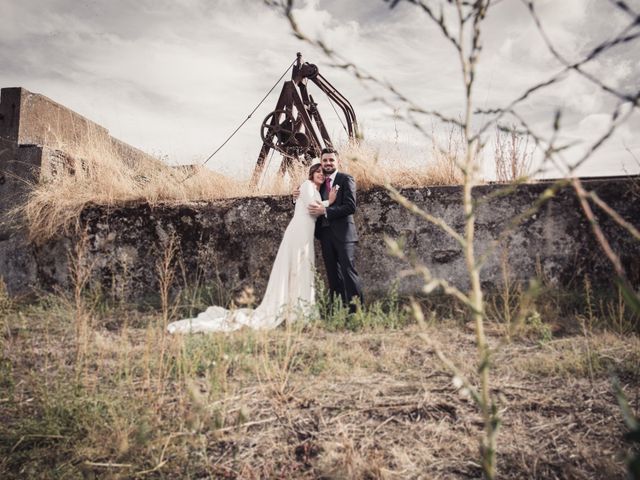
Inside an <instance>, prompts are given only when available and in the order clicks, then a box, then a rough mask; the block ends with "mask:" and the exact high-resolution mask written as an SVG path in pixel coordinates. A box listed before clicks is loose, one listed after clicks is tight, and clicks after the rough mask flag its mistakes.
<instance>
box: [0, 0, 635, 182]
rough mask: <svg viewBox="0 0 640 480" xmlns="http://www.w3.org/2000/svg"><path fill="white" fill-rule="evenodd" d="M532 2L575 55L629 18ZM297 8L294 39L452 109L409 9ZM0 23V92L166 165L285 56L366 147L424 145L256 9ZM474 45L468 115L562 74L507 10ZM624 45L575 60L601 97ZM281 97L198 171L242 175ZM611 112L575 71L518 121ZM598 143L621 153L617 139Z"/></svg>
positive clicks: (175, 5) (70, 7) (112, 13)
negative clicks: (317, 41)
mask: <svg viewBox="0 0 640 480" xmlns="http://www.w3.org/2000/svg"><path fill="white" fill-rule="evenodd" d="M536 5H537V6H538V10H539V12H540V16H541V18H542V19H543V21H544V22H545V25H546V28H547V30H548V33H549V36H550V37H551V38H552V40H553V41H554V42H557V43H558V45H559V46H560V47H559V48H560V50H561V51H562V53H563V55H567V56H568V57H569V58H570V59H573V60H575V59H577V58H579V57H580V55H583V54H584V53H585V52H586V51H588V50H589V49H590V48H593V46H595V45H596V44H597V43H598V42H599V41H601V40H602V39H604V38H608V37H609V36H610V35H611V34H612V32H613V31H614V30H615V28H617V27H619V26H621V25H623V24H624V22H626V21H627V20H628V19H627V18H626V17H625V16H624V15H623V14H621V13H620V12H618V11H614V12H613V13H612V14H610V15H608V16H607V15H605V14H604V13H603V12H605V11H610V10H611V8H612V7H611V5H610V4H609V2H607V1H606V0H590V1H586V0H571V1H562V2H559V1H557V0H544V1H537V2H536ZM295 13H296V18H297V20H298V22H299V24H300V26H301V28H302V29H303V30H304V31H305V32H306V33H307V34H309V35H310V36H313V37H317V38H321V39H323V41H325V42H326V43H327V44H328V45H329V46H331V47H332V48H335V49H336V50H338V51H339V52H340V53H341V54H342V55H344V56H345V57H346V58H348V59H351V60H353V61H354V62H356V63H357V64H358V65H360V66H361V67H363V68H365V69H366V70H368V71H370V72H371V73H373V74H375V75H376V76H378V77H380V78H382V79H384V80H388V81H389V82H391V83H392V84H393V85H394V86H396V87H397V88H398V89H399V90H400V91H401V92H403V93H404V94H405V95H407V96H408V97H409V98H412V99H413V100H414V101H415V102H416V103H418V104H419V105H421V106H423V107H424V108H427V109H438V110H441V111H443V112H445V113H447V114H449V115H452V116H458V115H460V114H461V113H462V111H463V108H464V104H463V99H464V95H463V94H464V92H463V88H462V80H461V77H460V73H459V65H458V59H457V55H456V53H455V51H454V50H453V48H452V47H451V45H449V44H448V42H446V41H445V40H443V39H442V37H441V35H440V33H439V31H438V29H437V27H435V26H434V25H433V23H432V22H431V21H430V20H429V19H428V17H427V16H426V15H425V14H423V12H420V11H419V9H417V8H415V7H413V6H411V5H408V4H404V3H401V4H400V5H399V6H398V7H397V8H396V9H393V10H389V9H388V4H387V3H384V2H382V1H379V2H375V1H371V2H346V1H343V0H308V1H303V2H299V8H298V9H297V10H296V12H295ZM0 17H2V18H3V19H4V21H3V29H2V30H0V65H2V66H3V68H2V69H1V70H0V86H3V87H4V86H24V87H25V88H28V89H30V90H32V91H36V92H39V93H42V94H44V95H47V96H49V97H51V98H52V99H54V100H56V101H58V102H60V103H62V104H64V105H67V106H69V107H70V108H73V109H75V110H77V111H79V113H81V114H83V115H85V116H87V117H89V118H91V119H93V120H95V121H97V122H98V123H101V124H103V125H104V126H106V127H107V128H109V129H110V130H111V132H112V133H113V134H114V135H115V136H117V137H119V138H122V139H123V140H125V141H127V142H129V143H131V144H132V145H135V146H138V147H141V148H143V149H145V150H147V151H150V152H153V153H160V154H163V155H166V156H168V157H169V158H170V159H171V160H172V161H175V162H178V163H192V162H196V161H202V160H203V159H204V158H206V157H207V156H208V155H209V154H210V153H211V152H212V151H213V150H214V149H215V148H216V147H217V146H218V145H219V144H220V143H222V141H224V140H225V139H226V137H227V135H228V134H230V133H231V131H233V129H234V128H235V127H236V126H237V125H238V124H239V123H240V122H241V121H242V120H244V119H245V118H246V115H247V114H248V113H249V111H250V110H251V109H252V108H253V107H254V106H255V105H256V104H257V102H258V101H259V100H260V99H261V98H262V96H263V95H264V93H265V92H266V91H267V90H268V89H269V88H270V87H271V86H272V84H273V82H275V80H276V79H277V78H278V77H279V76H280V75H281V74H282V71H283V70H284V68H285V66H286V65H287V64H288V63H290V62H292V61H293V59H294V56H295V52H296V51H302V52H303V54H304V58H305V59H306V60H308V61H311V62H313V63H317V64H318V65H319V66H320V68H321V71H322V73H323V75H325V76H326V77H327V78H328V79H329V80H330V81H331V82H332V83H333V84H334V85H335V86H336V87H338V89H339V90H340V91H342V92H343V93H344V95H345V96H346V97H347V98H349V99H350V100H351V103H352V104H353V105H354V108H355V110H356V113H357V115H358V119H359V120H360V123H361V124H362V125H364V126H365V128H366V129H367V131H366V132H365V134H366V135H367V136H368V137H369V138H373V139H375V141H377V142H384V141H389V142H394V141H395V138H396V128H397V129H398V138H399V139H400V140H401V141H403V142H405V144H406V145H407V146H408V147H407V149H406V151H415V152H420V153H418V154H419V155H422V152H424V151H428V146H427V145H426V142H425V140H424V139H423V138H422V137H421V136H420V134H418V133H416V132H415V131H414V130H412V129H411V128H410V127H407V126H405V125H403V124H401V123H397V122H394V120H393V118H392V115H391V114H392V112H391V111H390V110H389V109H388V108H386V107H384V106H382V105H381V104H379V103H371V102H370V101H369V100H370V98H371V97H372V96H374V95H380V94H382V93H383V92H381V91H380V90H378V89H373V90H368V89H367V88H366V87H365V86H364V85H362V84H361V83H359V82H358V81H357V80H355V79H354V78H353V77H352V76H351V75H349V74H348V73H346V72H344V71H342V70H336V69H331V68H328V67H327V66H326V59H325V58H324V57H323V56H322V54H321V53H320V52H318V51H317V50H314V49H312V48H311V47H309V46H308V45H306V44H303V43H301V42H299V41H297V40H296V39H295V38H294V37H293V36H292V35H291V31H290V29H289V26H288V24H287V22H286V20H284V19H283V18H281V17H279V16H278V15H277V13H276V12H275V11H273V10H270V9H268V8H266V7H265V6H264V5H263V4H262V2H260V1H258V0H255V1H250V0H241V1H233V0H217V1H214V2H211V1H206V0H181V1H179V2H175V1H168V0H163V1H151V0H143V1H141V2H136V3H131V2H124V1H122V0H114V1H111V2H86V3H77V2H74V1H71V0H53V1H50V2H46V3H44V2H40V1H36V0H23V1H21V2H2V3H0ZM484 45H485V48H484V50H483V53H482V57H481V62H480V65H479V67H478V76H477V85H476V102H477V103H476V104H477V105H478V106H481V107H492V106H502V105H505V104H506V103H508V102H509V101H510V100H511V99H513V98H515V97H516V96H518V95H520V94H521V93H522V92H523V91H524V90H525V89H526V88H528V87H529V86H530V85H531V84H532V83H535V82H539V81H541V80H544V79H546V78H548V77H549V76H550V75H551V74H553V73H554V72H557V71H558V70H559V69H560V65H559V63H558V62H557V61H556V60H555V59H553V57H552V55H551V54H550V53H549V51H548V49H547V48H546V46H545V45H544V44H543V43H542V42H541V40H540V36H539V33H538V32H537V30H536V28H535V26H534V25H533V23H532V21H531V19H530V18H529V17H528V15H527V13H526V9H525V8H524V7H523V5H522V4H521V2H508V1H503V2H500V3H498V4H497V5H496V7H495V9H494V10H493V11H491V12H490V14H489V16H488V18H487V23H486V30H485V36H484ZM638 51H640V49H638V48H637V45H635V48H634V47H633V46H632V45H624V46H621V47H618V48H616V49H614V50H612V51H611V52H610V53H609V54H607V56H605V57H603V58H602V59H601V60H599V61H597V62H593V63H592V64H591V65H589V66H588V68H589V69H590V70H589V71H591V72H593V73H594V74H597V75H603V76H604V78H606V79H607V81H608V82H609V83H610V84H611V85H613V86H615V87H619V88H624V89H628V90H632V89H634V88H635V89H637V78H638V76H639V75H640V72H639V68H640V67H638V65H640V61H637V60H638V59H639V58H638V57H639V55H640V53H638ZM279 90H280V86H278V87H276V90H275V91H274V92H273V93H272V95H271V96H270V97H269V98H268V99H267V101H266V102H265V103H264V104H263V106H262V107H261V108H260V109H259V110H258V111H257V112H256V113H255V115H254V117H253V118H252V119H251V120H250V121H249V122H248V123H247V124H246V125H245V127H244V128H243V129H242V130H241V131H240V132H239V133H238V135H237V136H236V137H234V139H233V140H232V141H231V142H230V143H229V144H228V145H227V146H226V147H225V148H224V149H223V150H222V151H221V152H220V153H219V154H218V156H217V157H216V158H214V159H213V160H212V161H211V162H210V165H211V166H212V168H214V169H217V170H220V171H223V172H226V173H233V174H235V175H241V176H248V175H249V174H250V172H251V170H252V169H253V165H254V164H255V160H256V157H257V154H258V151H259V149H260V143H261V142H260V138H259V125H260V123H261V121H262V119H263V118H264V117H265V116H266V115H267V113H268V112H270V111H271V110H272V109H273V106H274V105H275V102H276V99H277V95H278V93H279ZM314 97H317V101H319V102H320V108H321V112H322V114H323V118H325V120H326V121H327V123H328V124H329V130H330V132H331V133H333V134H334V135H335V136H336V137H340V138H344V136H345V135H344V133H343V132H342V127H341V126H340V123H339V121H338V120H337V119H336V118H335V115H334V113H333V111H332V109H331V107H330V105H329V104H327V103H326V100H324V99H322V98H321V96H320V95H316V94H314ZM387 97H388V98H390V97H389V95H387ZM613 103H614V99H612V98H611V97H610V96H607V95H603V94H602V93H601V92H599V90H598V88H597V87H595V86H594V85H593V84H592V83H590V82H588V81H586V80H584V79H582V78H580V77H579V76H577V75H575V74H573V75H568V76H567V78H566V80H564V82H563V83H561V84H559V85H558V86H556V87H553V88H550V89H545V90H541V91H540V92H537V93H536V94H534V95H533V96H532V97H531V99H529V100H528V101H526V102H524V103H523V105H522V106H521V107H520V113H521V114H523V115H525V116H527V119H528V120H529V121H531V124H532V125H533V126H534V128H536V129H537V131H539V132H542V133H544V132H548V131H549V130H550V125H551V120H550V118H551V117H550V115H551V114H552V113H553V111H554V110H555V109H556V108H563V110H564V115H563V125H565V127H566V129H567V130H566V132H565V133H566V135H567V136H570V137H572V138H579V139H588V138H590V137H592V136H593V135H594V134H595V132H596V131H597V130H598V128H600V127H601V123H598V122H600V120H599V119H601V118H604V117H603V116H606V115H607V114H608V113H610V110H611V108H612V106H613ZM425 124H426V125H427V126H429V125H430V120H429V119H427V120H426V122H425ZM623 137H624V135H623ZM625 138H626V137H625ZM616 142H617V143H616ZM421 145H422V146H421ZM610 148H611V149H612V151H613V150H614V149H617V150H616V152H617V153H616V155H620V156H623V153H624V149H622V150H621V147H620V145H619V139H614V141H612V142H611V147H610ZM632 148H637V146H633V147H632ZM609 154H610V152H609V151H608V150H607V149H606V148H605V149H603V152H602V153H600V154H599V157H598V158H596V159H595V160H594V164H597V165H600V166H603V165H604V166H606V165H608V164H609V162H608V160H607V159H608V158H609V157H608V155H609ZM627 155H628V154H627ZM594 168H596V167H594ZM598 168H600V167H598ZM613 168H614V167H612V172H613V171H614V170H613ZM615 168H617V167H615Z"/></svg>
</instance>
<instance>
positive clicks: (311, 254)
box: [167, 148, 363, 333]
mask: <svg viewBox="0 0 640 480" xmlns="http://www.w3.org/2000/svg"><path fill="white" fill-rule="evenodd" d="M338 163H339V161H338V154H337V152H336V151H335V150H334V149H332V148H325V149H323V150H322V154H321V157H320V163H317V164H314V165H312V166H311V168H310V169H309V179H308V180H306V181H305V182H304V183H303V184H302V185H301V186H300V187H299V188H297V189H296V190H295V192H294V197H295V198H296V202H295V211H294V214H293V218H292V219H291V221H290V222H289V225H288V226H287V229H286V230H285V232H284V236H283V238H282V242H281V243H280V247H279V248H278V253H277V255H276V259H275V261H274V263H273V266H272V269H271V275H270V276H269V282H268V284H267V289H266V291H265V294H264V297H263V299H262V302H261V303H260V305H258V307H256V308H255V309H249V308H239V309H235V310H227V309H225V308H223V307H221V306H211V307H209V308H207V310H205V311H204V312H202V313H200V314H199V315H198V316H197V317H196V318H189V319H184V320H179V321H177V322H173V323H170V324H169V325H168V327H167V329H168V330H169V332H171V333H188V332H211V331H226V332H229V331H233V330H238V329H240V328H242V327H248V328H252V329H270V328H275V327H277V326H278V325H279V324H280V323H282V322H283V321H285V320H286V321H293V320H295V319H296V318H298V317H300V316H304V315H308V314H309V313H311V311H312V309H313V306H314V305H315V294H316V289H315V249H314V236H315V238H317V239H318V240H319V241H320V246H321V248H322V257H323V259H324V264H325V269H326V271H327V279H328V283H329V293H330V295H331V301H332V302H333V301H334V300H335V299H336V298H338V297H339V298H341V300H342V302H343V304H344V305H348V306H349V309H350V311H351V312H354V311H355V308H356V303H360V304H362V301H363V297H362V286H361V282H360V278H359V277H358V273H357V271H356V269H355V264H354V260H355V258H354V257H355V247H356V243H357V242H358V235H357V233H356V228H355V223H354V220H353V214H354V213H355V210H356V183H355V181H354V179H353V177H351V176H350V175H347V174H345V173H341V172H338V170H337V168H338Z"/></svg>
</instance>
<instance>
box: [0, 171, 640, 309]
mask: <svg viewBox="0 0 640 480" xmlns="http://www.w3.org/2000/svg"><path fill="white" fill-rule="evenodd" d="M547 186H548V184H544V183H538V184H529V185H522V186H519V187H517V188H516V189H515V191H514V192H513V193H511V194H509V195H507V196H495V194H496V192H497V191H498V190H499V189H503V188H504V186H498V185H486V186H480V187H477V188H475V189H474V196H475V198H476V199H477V201H478V202H479V208H478V215H477V222H476V225H477V228H476V236H475V248H476V251H477V252H478V254H482V253H483V252H486V251H487V249H488V248H490V246H491V244H492V243H493V242H494V241H495V240H496V239H498V237H499V235H500V232H501V231H502V230H503V229H504V228H505V227H506V226H507V225H508V223H509V221H510V219H512V218H514V217H515V216H517V215H520V214H522V213H523V212H525V211H526V210H527V209H529V208H530V207H531V206H532V205H533V203H534V201H535V200H536V199H537V198H538V197H539V195H540V194H541V193H542V192H543V191H544V190H545V189H546V188H547ZM585 186H586V187H587V188H588V189H590V190H595V191H596V192H597V194H598V196H599V197H600V198H601V199H602V200H604V201H605V202H607V203H608V204H609V205H610V206H611V207H612V208H614V209H615V210H616V211H617V212H618V213H620V215H622V216H623V217H624V218H625V219H626V220H627V221H629V222H631V223H632V224H634V225H635V226H636V227H640V208H639V205H640V202H639V201H638V200H639V198H640V180H638V179H637V178H631V179H611V180H597V181H596V180H594V181H586V182H585ZM403 193H404V194H405V195H406V196H407V197H408V198H409V199H410V200H412V201H413V202H415V203H416V204H418V205H420V206H421V207H422V208H424V209H425V210H426V211H428V212H429V213H431V214H432V215H435V216H438V217H442V218H443V219H445V220H446V221H447V222H448V223H449V224H450V225H452V226H453V227H454V228H455V229H456V230H458V231H460V232H461V231H462V229H463V214H462V208H461V198H462V190H461V187H430V188H419V189H407V190H404V192H403ZM292 213H293V208H292V205H291V203H290V199H289V198H288V197H255V198H242V199H231V200H223V201H218V202H213V203H190V204H186V205H160V206H154V207H151V206H149V205H147V204H133V205H123V206H119V207H101V206H93V207H90V208H87V209H86V210H85V211H84V212H83V214H82V218H81V224H82V225H83V226H84V227H83V228H84V231H85V232H86V233H85V234H84V242H85V245H86V249H85V250H86V253H85V258H84V260H83V261H84V263H85V264H86V265H92V268H93V279H94V280H95V281H98V282H100V284H101V285H102V287H103V288H104V290H105V291H111V292H115V294H116V295H124V296H126V297H129V298H141V297H142V296H146V295H155V294H157V291H158V274H157V263H158V260H159V259H160V258H161V256H162V255H163V253H164V252H165V251H166V249H167V248H168V246H169V245H170V243H171V241H172V239H174V241H175V246H176V247H177V255H176V263H175V268H176V272H177V275H176V286H177V287H180V286H181V285H182V284H183V283H184V281H183V279H184V280H186V282H187V283H191V284H194V283H195V282H196V279H197V280H198V281H199V282H201V283H202V282H207V281H213V280H215V281H219V282H221V283H222V284H223V285H224V286H225V287H226V288H228V289H230V290H232V291H236V290H239V289H241V288H242V287H244V286H253V287H254V288H255V290H256V293H257V295H258V296H260V295H261V294H262V292H263V290H264V287H265V286H266V281H267V279H268V276H269V273H270V267H271V264H272V262H273V259H274V258H275V255H276V251H277V248H278V245H279V243H280V239H281V237H282V234H283V232H284V229H285V227H286V225H287V223H288V221H289V219H290V217H291V215H292ZM598 216H599V218H600V220H601V222H602V227H603V230H604V232H605V234H606V236H607V237H608V239H609V241H610V242H611V244H612V246H613V248H614V249H615V250H616V251H617V252H618V253H619V254H620V255H621V257H622V261H623V263H624V264H625V266H626V268H627V269H628V273H629V275H630V276H631V278H632V279H633V281H634V282H635V283H636V284H638V283H639V279H640V242H635V241H633V239H632V238H631V237H630V235H629V234H628V233H626V232H625V231H624V230H623V229H621V228H620V227H619V226H617V225H616V224H615V223H614V222H612V221H611V220H610V219H609V218H607V217H606V216H604V215H602V214H600V213H599V215H598ZM356 223H357V226H358V230H359V233H360V238H361V241H360V244H359V248H358V261H357V263H358V269H359V271H360V274H361V276H362V277H363V280H364V284H365V290H366V294H367V296H368V298H370V299H371V298H375V297H377V296H378V295H380V294H382V293H384V292H387V291H388V290H389V288H390V286H391V285H392V284H393V283H394V282H396V281H397V280H398V272H399V271H400V270H401V269H403V268H405V267H406V265H405V264H403V263H401V262H400V261H398V260H396V259H394V258H391V257H390V256H389V254H388V253H387V248H386V245H385V241H384V238H385V236H389V237H392V238H398V237H403V238H404V239H405V246H406V249H407V250H411V251H413V252H415V254H416V256H417V257H418V258H419V259H421V261H422V262H424V264H425V265H426V266H428V267H429V268H430V269H431V271H432V272H433V274H434V275H437V276H439V277H442V278H444V279H446V280H448V281H449V282H451V283H452V284H454V285H457V286H459V287H461V288H464V287H466V286H467V284H468V277H467V273H466V267H465V261H464V258H463V255H462V252H461V250H460V248H459V246H458V245H457V244H456V243H455V241H454V240H453V239H452V238H450V237H449V236H448V235H447V234H446V233H444V232H443V231H441V230H440V229H439V228H438V227H436V226H434V225H432V224H430V223H428V222H426V221H424V220H421V219H419V218H417V217H416V216H415V215H412V214H411V213H409V212H408V211H407V210H405V209H404V208H402V207H400V206H399V205H398V204H396V203H395V202H394V201H392V200H391V199H390V198H389V197H388V195H387V193H386V192H385V191H384V190H382V189H376V190H371V191H367V192H360V193H359V195H358V212H357V214H356ZM82 236H83V235H73V236H64V237H60V238H57V239H55V240H52V241H49V242H47V243H46V244H44V245H41V246H33V245H26V244H24V237H23V236H22V235H21V234H19V233H9V234H5V235H4V236H3V237H2V238H0V275H2V276H3V277H4V279H5V282H6V283H7V285H8V287H9V289H10V290H11V291H12V292H14V293H23V292H26V291H28V290H30V289H43V288H44V289H51V288H53V287H56V286H61V287H68V286H69V274H68V271H69V255H70V254H72V252H73V249H74V246H75V245H76V244H77V243H78V242H79V241H80V240H81V237H82ZM317 250H319V249H317ZM317 264H318V265H322V261H321V259H320V256H319V254H318V259H317ZM505 268H506V269H505ZM505 272H508V277H509V279H510V280H527V279H529V278H532V277H536V276H541V275H542V276H544V277H545V279H546V280H547V281H549V282H552V283H556V284H558V285H563V286H571V284H572V283H573V282H580V283H581V282H582V279H583V277H584V275H589V276H590V279H591V281H592V283H593V284H594V285H606V284H608V283H609V282H610V280H611V267H610V265H609V262H608V260H607V259H606V257H605V256H604V255H603V253H602V250H601V249H600V247H599V245H598V244H597V242H596V240H595V238H594V235H593V233H592V231H591V227H590V224H589V222H588V221H587V219H586V218H585V216H584V214H583V213H582V211H581V209H580V207H579V204H578V201H577V199H576V195H575V193H574V192H573V190H572V189H571V188H565V189H562V190H560V191H559V193H558V194H557V195H556V196H555V197H554V198H553V199H551V200H550V201H548V202H547V203H546V204H545V205H544V206H543V207H542V208H541V209H540V210H539V211H538V212H537V213H536V214H534V215H532V216H531V217H529V218H527V219H526V220H525V221H524V222H522V223H521V224H520V225H518V226H517V227H516V228H515V229H514V230H513V232H512V233H511V234H510V235H508V236H506V237H505V240H504V241H503V242H502V243H501V244H500V248H498V249H497V250H496V251H495V252H494V253H492V254H491V255H489V256H488V258H487V260H486V264H485V265H484V268H483V270H482V281H483V283H484V284H485V286H487V287H492V286H496V285H499V284H501V283H502V282H503V278H504V274H505ZM577 285H578V284H577ZM421 286H422V281H421V280H420V279H418V278H404V279H403V280H402V281H401V282H400V284H399V289H400V292H401V293H402V294H411V293H415V292H417V291H419V290H420V287H421Z"/></svg>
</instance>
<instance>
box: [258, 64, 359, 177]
mask: <svg viewBox="0 0 640 480" xmlns="http://www.w3.org/2000/svg"><path fill="white" fill-rule="evenodd" d="M309 80H311V82H313V83H314V84H315V85H317V86H318V88H320V90H322V91H323V92H324V93H325V94H326V95H327V96H328V97H329V99H330V101H333V102H335V103H336V104H337V105H338V107H340V109H341V110H342V113H343V114H344V117H345V119H346V130H347V134H348V135H349V138H351V139H356V138H358V136H359V132H358V123H357V121H356V114H355V112H354V111H353V107H352V106H351V104H350V103H349V101H348V100H347V99H346V98H345V97H344V96H343V95H342V94H341V93H340V92H339V91H338V90H337V89H336V88H335V87H334V86H333V85H331V83H329V81H328V80H327V79H326V78H324V77H323V76H322V75H320V73H319V70H318V67H317V66H316V65H313V64H311V63H307V62H304V63H303V62H302V55H301V54H300V53H298V54H297V60H296V62H295V64H294V65H293V70H292V73H291V80H289V81H287V82H285V83H284V85H283V87H282V92H281V93H280V97H279V98H278V102H277V103H276V108H275V110H274V111H273V112H271V113H269V115H267V116H266V117H265V119H264V121H263V122H262V125H261V127H260V136H261V137H262V142H263V143H262V149H261V150H260V154H259V155H258V161H257V163H256V166H255V169H254V171H253V176H252V178H251V181H252V183H253V184H254V185H256V184H257V183H258V180H259V179H260V177H261V175H262V172H263V170H264V168H265V161H266V159H267V156H268V155H269V152H271V151H272V150H273V151H277V152H280V153H281V154H282V156H283V160H282V163H281V165H280V172H281V173H283V174H284V173H285V172H286V171H287V170H289V169H290V168H291V167H292V166H293V163H294V162H295V161H300V162H302V163H304V164H305V165H308V164H310V163H311V160H312V159H313V158H315V157H318V156H319V155H320V151H321V150H322V149H323V148H324V147H330V146H333V143H332V142H331V138H330V137H329V132H327V129H326V127H325V124H324V122H323V121H322V117H321V116H320V112H319V111H318V104H317V103H316V102H314V101H313V97H312V96H311V95H309V93H308V91H307V83H308V81H309Z"/></svg>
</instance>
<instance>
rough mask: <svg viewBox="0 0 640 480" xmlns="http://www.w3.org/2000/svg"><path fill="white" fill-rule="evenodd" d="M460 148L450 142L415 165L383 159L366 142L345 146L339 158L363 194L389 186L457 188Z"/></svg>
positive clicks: (393, 159)
mask: <svg viewBox="0 0 640 480" xmlns="http://www.w3.org/2000/svg"><path fill="white" fill-rule="evenodd" d="M452 135H453V133H452ZM459 146H460V145H459V144H458V143H456V142H450V143H449V144H448V149H447V150H444V151H441V150H438V149H436V148H434V149H433V150H432V155H431V157H430V158H424V163H423V164H418V165H415V164H411V163H409V162H407V161H405V159H402V158H391V157H389V158H383V157H381V155H380V152H379V149H378V148H376V147H374V146H373V145H372V144H370V143H367V142H365V141H361V142H358V143H355V142H351V143H349V144H347V145H345V146H344V147H343V148H342V149H341V150H340V157H341V162H342V167H343V168H344V169H345V171H347V172H348V173H349V174H351V175H353V177H354V178H355V180H356V184H357V185H358V188H359V189H362V190H368V189H370V188H373V187H377V186H383V185H388V184H390V185H393V186H394V187H397V188H403V187H424V186H431V185H460V184H461V183H462V171H461V170H460V168H459V166H458V165H459V162H458V159H459V155H460V151H461V150H460V149H459Z"/></svg>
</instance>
